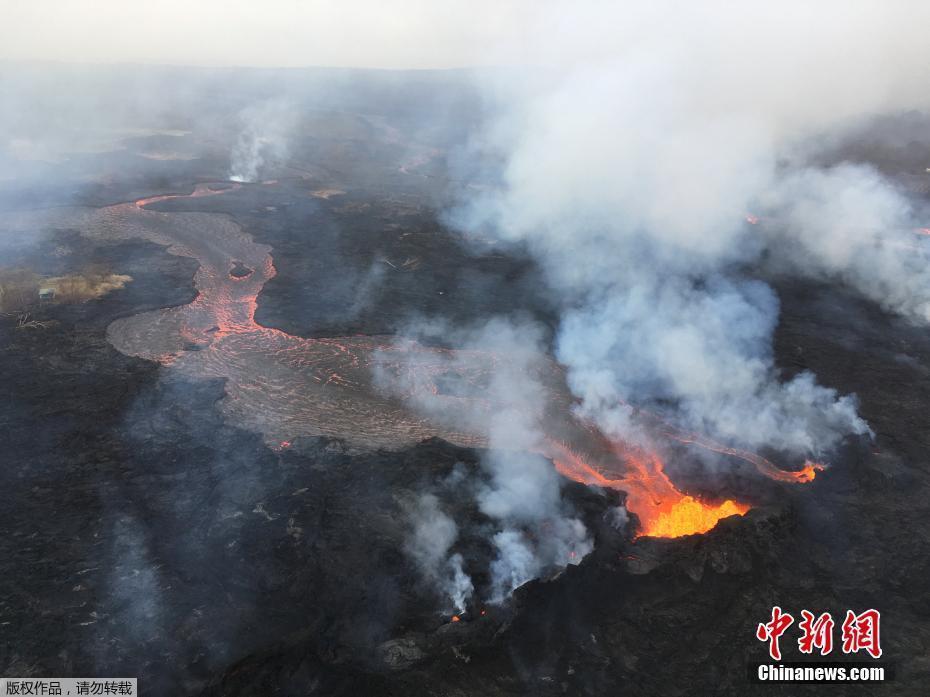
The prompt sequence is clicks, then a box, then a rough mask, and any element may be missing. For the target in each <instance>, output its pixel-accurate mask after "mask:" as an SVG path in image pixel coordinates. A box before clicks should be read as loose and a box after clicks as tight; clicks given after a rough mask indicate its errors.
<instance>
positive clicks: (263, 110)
mask: <svg viewBox="0 0 930 697" xmlns="http://www.w3.org/2000/svg"><path fill="white" fill-rule="evenodd" d="M238 120H239V122H240V131H239V137H238V139H237V140H236V144H235V146H234V147H233V151H232V157H231V162H230V171H229V179H230V180H231V181H234V182H254V181H257V180H258V179H259V176H260V174H261V172H262V169H263V168H264V167H265V166H266V165H271V164H275V163H278V162H280V161H281V160H282V159H283V158H284V157H285V156H286V155H287V136H288V131H290V130H291V129H293V128H294V126H295V123H296V120H297V112H296V111H295V109H294V107H293V105H288V104H287V103H285V102H284V101H281V100H274V101H267V102H262V103H259V104H252V105H250V106H248V107H246V108H245V109H243V110H242V111H241V112H240V113H239V119H238Z"/></svg>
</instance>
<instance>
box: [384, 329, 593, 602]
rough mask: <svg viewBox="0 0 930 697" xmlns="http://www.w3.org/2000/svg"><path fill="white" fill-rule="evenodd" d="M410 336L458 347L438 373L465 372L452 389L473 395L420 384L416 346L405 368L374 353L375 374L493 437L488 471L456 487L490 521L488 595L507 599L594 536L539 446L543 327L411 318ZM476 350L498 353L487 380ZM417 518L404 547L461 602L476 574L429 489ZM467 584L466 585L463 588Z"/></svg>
mask: <svg viewBox="0 0 930 697" xmlns="http://www.w3.org/2000/svg"><path fill="white" fill-rule="evenodd" d="M405 336H407V337H410V338H420V339H423V338H426V339H429V338H435V337H437V336H441V337H443V338H444V339H445V340H447V341H449V342H450V343H452V344H453V345H455V346H456V347H458V348H459V351H458V352H456V353H449V354H444V355H445V356H446V358H445V360H444V362H443V365H442V373H443V375H451V376H459V379H458V380H455V381H454V384H446V389H447V390H449V391H450V392H451V393H453V394H454V395H456V396H458V397H467V399H465V400H459V399H455V398H454V397H453V398H452V399H450V398H449V397H448V396H445V395H442V394H434V393H433V392H432V391H431V390H429V389H424V387H425V386H424V385H423V384H420V382H419V381H420V380H422V379H423V378H422V376H423V374H424V371H423V370H422V361H423V359H422V358H418V354H417V353H416V352H412V353H409V354H406V356H408V357H407V359H406V360H407V361H408V362H409V366H407V367H406V368H409V369H405V368H404V367H402V368H401V369H400V370H399V371H398V370H396V369H395V370H394V371H387V370H385V369H384V368H379V367H378V366H379V362H378V361H377V360H376V372H375V378H376V381H377V382H378V384H379V385H380V386H381V388H382V389H383V390H384V391H385V392H386V393H388V394H394V395H397V396H402V397H404V398H405V399H407V400H408V401H409V402H410V403H411V405H412V406H414V407H415V408H416V409H417V410H418V411H420V413H422V414H424V415H425V416H427V417H428V418H431V419H434V420H436V421H438V422H450V423H453V424H457V425H458V426H459V427H464V426H466V425H467V426H468V428H469V429H471V430H473V431H474V432H476V433H479V434H482V435H484V436H485V437H486V438H487V443H488V450H487V451H486V452H485V454H484V456H483V458H482V465H483V468H484V471H485V475H486V477H485V478H484V479H482V480H480V481H472V482H466V483H461V482H460V483H459V484H458V485H457V487H456V490H457V491H458V492H460V495H461V492H468V494H469V495H471V496H473V497H474V500H475V502H476V503H477V505H478V508H479V510H480V511H481V512H482V513H483V514H484V515H485V516H487V517H488V518H490V519H491V520H492V521H493V526H492V532H491V538H490V541H491V544H492V546H493V548H494V550H495V553H496V558H495V560H494V561H493V562H492V565H491V569H490V572H491V589H490V595H489V597H487V598H485V599H486V600H488V601H489V602H501V601H503V600H504V599H505V598H507V597H508V596H509V595H510V593H511V592H512V591H513V590H514V589H516V588H517V587H519V586H521V585H523V584H524V583H526V582H527V581H529V580H531V579H533V578H536V577H537V576H539V575H540V574H541V573H544V572H545V571H546V570H550V569H554V568H562V567H564V566H566V565H567V564H572V563H578V562H579V561H580V560H581V559H582V557H584V556H585V555H586V554H587V553H588V552H590V551H591V549H592V548H593V544H592V541H591V539H590V536H589V534H588V531H587V529H586V528H585V525H584V523H582V522H581V520H579V519H578V518H577V517H576V516H575V514H574V512H573V511H572V510H571V509H570V507H569V506H568V505H567V504H566V503H565V502H564V501H563V499H562V496H561V487H562V484H563V480H562V478H561V477H560V476H559V475H558V474H557V473H556V471H555V470H554V469H553V467H552V465H551V463H550V462H549V461H548V460H546V459H545V458H544V457H543V456H542V455H540V454H538V453H539V451H540V450H541V449H542V446H543V443H544V439H545V434H544V433H543V431H542V425H541V420H542V418H543V409H544V407H545V406H546V404H547V393H546V390H545V388H544V387H543V386H542V385H541V384H540V382H539V381H538V380H537V379H536V378H534V374H538V371H539V370H540V368H541V366H544V365H546V364H547V358H546V356H545V353H544V350H543V344H542V336H543V332H542V330H541V328H540V327H538V326H537V325H535V324H533V323H530V322H516V321H511V320H506V319H503V318H495V319H492V320H490V321H489V322H488V323H487V324H485V325H482V326H479V327H474V328H463V327H459V328H453V327H449V326H446V325H444V324H443V323H435V322H434V323H428V322H424V323H421V324H417V325H411V326H410V327H409V328H408V330H407V331H406V332H405ZM471 353H477V354H480V355H481V356H482V357H483V358H482V365H486V363H487V361H488V359H489V357H493V358H491V360H492V361H493V362H494V367H493V369H492V370H491V371H489V372H488V373H487V374H486V375H484V377H485V379H484V380H481V379H479V380H478V381H474V380H471V379H469V376H471V375H473V373H474V370H475V365H476V364H475V362H474V359H473V358H472V356H471V355H470V354H471ZM430 360H434V357H433V356H432V355H431V356H430ZM411 519H412V521H413V524H414V525H413V527H414V531H413V535H412V538H411V540H410V542H409V544H408V551H409V552H410V553H411V555H412V556H413V558H414V559H415V560H416V561H417V563H418V565H419V566H420V568H421V569H424V570H425V574H424V575H425V576H426V577H427V578H428V579H430V580H432V581H433V582H434V583H435V584H436V585H437V587H439V588H440V589H441V590H442V591H443V592H445V594H447V595H448V596H449V597H450V598H451V599H452V601H453V604H454V605H456V607H458V608H459V609H462V608H461V607H460V606H459V604H458V603H459V599H460V598H462V597H467V595H468V594H469V593H470V592H471V582H470V581H468V582H466V579H467V577H464V578H463V576H464V573H463V572H462V570H461V562H462V559H461V557H460V556H458V555H453V556H452V557H449V556H448V553H449V549H450V547H451V545H452V544H453V542H454V541H455V538H456V536H457V529H456V526H455V523H454V522H453V521H452V520H451V519H450V518H449V517H448V516H447V515H446V514H444V513H442V512H441V511H440V510H439V509H438V505H437V502H436V499H435V497H434V496H432V495H431V494H426V495H424V497H423V498H421V500H420V501H419V504H418V507H417V510H416V513H415V514H414V515H412V516H411ZM450 573H451V575H450ZM463 587H464V588H466V589H467V590H468V593H466V594H465V595H464V596H463V595H462V588H463Z"/></svg>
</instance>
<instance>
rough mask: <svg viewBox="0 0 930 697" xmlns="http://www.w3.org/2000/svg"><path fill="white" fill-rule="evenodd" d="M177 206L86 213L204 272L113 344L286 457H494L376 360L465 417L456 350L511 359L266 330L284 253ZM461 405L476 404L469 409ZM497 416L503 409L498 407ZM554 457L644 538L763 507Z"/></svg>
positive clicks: (797, 478) (706, 444)
mask: <svg viewBox="0 0 930 697" xmlns="http://www.w3.org/2000/svg"><path fill="white" fill-rule="evenodd" d="M231 190H233V188H232V187H230V188H227V189H210V188H209V187H208V186H207V185H199V186H198V187H197V188H196V189H195V191H194V193H193V194H191V195H189V196H192V197H198V196H214V195H219V194H223V193H226V192H228V191H231ZM173 198H185V197H184V196H178V195H174V194H168V195H161V196H153V197H150V198H146V199H140V200H139V201H136V202H134V203H131V204H120V205H117V206H111V207H108V208H106V209H102V210H99V211H94V212H90V213H84V214H82V215H83V218H84V219H85V220H84V221H83V222H84V224H83V225H82V226H81V227H82V228H83V230H82V231H83V232H84V234H88V235H100V234H103V235H105V236H114V237H141V238H145V239H149V240H151V241H154V242H156V243H158V244H163V245H166V246H167V247H168V251H169V252H170V253H172V254H176V255H179V256H189V257H192V258H195V259H197V260H198V262H199V263H200V267H199V269H198V271H197V272H196V275H195V284H196V286H197V289H198V296H197V298H196V299H195V300H194V301H193V302H192V303H189V304H188V305H183V306H178V307H173V308H164V309H160V310H154V311H149V312H143V313H140V314H138V315H134V316H132V317H128V318H123V319H120V320H117V321H115V322H114V323H113V324H111V325H110V327H109V328H108V337H109V339H110V341H111V343H113V345H114V346H116V348H117V349H119V350H120V351H121V352H123V353H126V354H128V355H135V356H140V357H144V358H148V359H150V360H156V361H160V362H162V363H163V364H165V365H170V366H172V367H173V368H174V369H176V370H180V371H182V372H184V373H186V374H189V375H192V376H198V377H217V378H224V379H225V380H226V399H225V400H224V404H223V407H222V409H223V412H224V416H226V417H228V418H229V419H231V420H232V421H233V422H234V423H236V424H237V425H239V426H241V427H245V428H249V429H250V430H255V431H258V432H260V433H262V434H263V435H264V437H265V440H266V442H268V444H269V445H270V446H271V447H273V448H275V449H276V450H283V449H286V448H288V447H290V445H291V442H292V439H293V438H294V437H297V436H301V435H328V436H334V437H339V438H345V439H347V440H351V441H354V442H356V443H360V444H365V445H369V446H372V447H386V448H396V447H404V446H406V445H409V444H412V443H415V442H418V441H420V440H423V439H424V438H428V437H432V436H439V437H442V438H444V439H445V440H448V441H450V442H452V443H455V444H457V445H462V446H466V447H486V445H487V443H486V440H485V439H484V438H483V437H482V436H481V435H480V433H477V432H472V431H469V432H466V431H465V430H459V428H457V427H456V426H452V425H449V424H447V425H445V426H444V425H442V424H438V423H434V422H430V421H429V420H427V419H425V418H423V417H421V416H418V415H416V414H414V413H412V412H411V411H410V409H409V408H408V407H406V406H405V404H404V403H403V401H402V400H396V399H390V398H387V397H385V396H383V395H381V394H379V393H378V391H377V390H376V389H375V388H374V386H373V385H372V383H371V380H372V377H371V373H372V369H373V367H374V366H375V364H376V363H377V364H378V366H379V367H380V368H381V369H383V370H387V371H393V372H394V373H397V374H401V373H403V371H415V372H416V376H415V377H417V378H418V379H417V380H411V383H412V384H416V385H417V389H422V390H427V391H429V392H430V393H432V394H433V396H434V398H437V399H442V400H443V401H444V402H446V403H447V406H448V407H449V410H450V411H451V412H452V413H458V412H456V411H455V409H456V408H459V409H460V410H461V413H462V414H463V415H465V414H467V413H470V412H471V411H474V408H473V407H474V406H475V404H474V403H477V402H481V400H478V399H466V398H464V397H457V396H454V395H444V394H440V390H439V389H438V386H437V383H436V379H437V378H438V377H439V376H441V375H442V374H443V372H444V371H445V370H446V369H447V367H448V361H447V360H446V355H445V354H446V353H449V354H450V355H451V354H453V353H454V354H455V356H456V358H457V359H458V361H460V362H461V361H466V362H467V363H468V364H469V366H470V367H469V369H468V370H467V371H466V372H468V373H470V375H471V377H472V378H474V379H476V380H478V379H480V378H481V377H482V376H483V375H485V374H486V373H487V372H488V371H492V370H493V369H494V367H495V364H496V361H498V360H500V358H499V357H497V356H494V355H493V354H488V353H485V352H477V351H465V352H462V351H456V352H452V351H448V350H444V349H436V348H430V347H425V346H422V345H419V344H416V343H415V342H408V343H406V344H401V345H398V344H397V343H396V341H395V340H394V338H393V337H381V338H379V337H367V336H357V337H338V338H323V339H304V338H300V337H295V336H291V335H289V334H287V333H285V332H282V331H280V330H277V329H272V328H268V327H263V326H262V325H260V324H258V323H257V322H256V321H255V311H256V307H257V299H258V294H259V292H260V291H261V289H262V287H263V286H264V284H265V283H266V282H267V281H268V280H269V279H271V278H272V277H273V276H274V275H275V273H276V271H275V268H274V264H273V261H272V258H271V254H270V252H271V248H270V247H268V246H267V245H260V244H256V243H255V242H254V241H253V240H252V238H251V236H250V235H248V234H247V233H245V232H244V231H242V230H241V228H239V226H238V225H236V224H235V223H233V222H231V221H230V220H229V219H228V218H227V217H225V216H214V215H211V214H204V213H171V214H167V213H159V212H155V211H150V210H147V209H146V206H148V205H151V204H153V203H157V202H160V201H166V200H169V199H173ZM169 220H170V223H169ZM751 222H752V221H751ZM238 266H245V267H247V268H249V269H252V270H253V271H252V272H251V273H249V274H248V275H244V276H233V275H231V270H232V269H234V268H237V267H238ZM395 355H396V358H395ZM411 358H414V359H415V360H413V361H411ZM560 391H561V388H559V389H553V390H552V391H551V392H550V399H552V400H559V399H561V398H562V397H567V396H566V395H560V394H559V393H560ZM461 401H468V402H469V404H467V405H463V406H462V407H457V403H458V402H461ZM552 403H553V404H555V403H556V402H555V401H553V402H552ZM478 406H482V405H481V404H478ZM483 406H484V407H485V410H486V411H490V407H491V405H490V404H487V405H483ZM464 407H468V408H467V409H466V408H464ZM560 411H561V410H560ZM565 411H566V412H567V411H568V405H567V404H566V405H565ZM640 413H641V414H642V415H643V416H644V418H647V419H648V420H650V421H651V423H652V425H653V426H654V427H655V430H656V431H657V432H659V433H662V434H664V435H666V436H667V437H670V438H672V439H674V440H677V441H679V442H681V443H685V444H688V445H696V446H698V447H703V448H706V449H709V450H713V451H715V452H719V453H722V454H725V455H729V456H735V457H738V458H741V459H743V460H746V461H748V462H751V463H753V464H754V465H755V466H756V467H757V469H758V470H759V471H760V472H762V473H763V474H765V475H766V476H768V477H771V478H773V479H776V480H779V481H785V482H807V481H810V480H811V479H813V478H814V477H815V476H816V473H817V471H818V470H819V469H822V466H820V465H817V464H815V463H805V467H804V469H803V470H801V471H800V472H785V471H783V470H780V469H779V468H777V467H775V465H773V464H772V463H770V462H769V461H768V460H766V459H765V458H762V457H760V456H758V455H756V454H754V453H750V452H747V451H743V450H738V449H735V448H730V447H728V446H724V445H722V444H719V443H716V442H714V441H711V440H710V439H708V438H706V437H703V436H700V435H698V434H692V433H684V432H680V431H677V430H676V429H674V428H673V427H671V426H670V425H669V424H667V423H665V422H664V421H662V420H661V419H660V418H659V417H657V416H655V415H649V414H647V413H646V412H640ZM455 421H456V423H463V422H464V421H463V420H462V419H456V420H455ZM543 452H544V454H545V455H546V456H547V457H550V458H551V459H552V460H553V462H554V463H555V466H556V468H557V469H558V471H559V472H560V473H561V474H563V475H564V476H566V477H568V478H570V479H573V480H575V481H578V482H582V483H585V484H593V485H598V486H603V487H610V488H614V489H619V490H622V491H625V492H626V493H627V508H628V509H629V510H630V511H631V512H632V513H634V514H635V515H636V516H637V517H638V519H639V521H640V530H639V531H638V536H651V537H681V536H684V535H693V534H699V533H704V532H707V531H708V530H710V529H712V528H713V527H714V526H715V525H716V524H717V523H718V522H719V521H720V520H722V519H723V518H727V517H729V516H733V515H743V514H745V513H746V512H747V511H748V510H749V509H750V506H749V505H748V504H745V503H742V502H739V501H734V500H731V499H726V500H724V501H721V502H711V501H704V500H701V499H699V498H696V497H694V496H691V495H688V494H685V493H683V492H681V491H679V490H678V489H677V488H676V487H675V486H674V484H672V482H671V480H670V479H669V478H668V476H667V475H666V473H665V471H664V465H663V463H662V461H661V459H660V458H659V457H658V456H657V455H656V454H653V453H647V452H644V451H643V450H641V449H637V448H632V447H626V446H621V445H616V444H615V452H616V455H617V457H618V458H619V460H620V461H621V462H622V463H624V465H625V471H624V474H623V475H622V477H620V478H616V479H611V478H609V477H607V476H605V475H604V474H603V473H601V472H599V471H598V470H597V469H595V468H594V467H592V466H591V465H589V464H588V463H587V462H585V461H584V460H583V459H582V458H581V457H580V456H578V455H577V454H576V453H575V452H573V451H572V450H571V449H570V448H569V447H568V446H566V445H564V444H563V443H561V442H559V441H555V440H550V441H548V443H547V444H546V447H545V448H543ZM453 621H455V620H454V619H453Z"/></svg>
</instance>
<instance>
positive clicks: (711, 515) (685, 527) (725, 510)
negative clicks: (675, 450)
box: [548, 441, 750, 537]
mask: <svg viewBox="0 0 930 697" xmlns="http://www.w3.org/2000/svg"><path fill="white" fill-rule="evenodd" d="M548 445H549V448H550V456H551V457H552V458H553V462H554V463H555V467H556V469H557V470H558V471H559V473H560V474H562V475H563V476H564V477H567V478H569V479H573V480H574V481H577V482H581V483H582V484H594V485H597V486H602V487H608V488H611V489H619V490H622V491H625V492H626V493H627V501H626V506H627V509H628V510H630V511H631V512H633V513H635V514H636V516H637V517H638V518H639V524H640V529H639V532H638V533H637V537H683V536H685V535H695V534H700V533H704V532H707V531H708V530H710V529H712V528H713V527H714V526H715V525H717V523H718V522H720V521H721V520H722V519H723V518H728V517H730V516H733V515H743V514H744V513H746V512H747V511H748V510H749V508H750V506H749V505H748V504H745V503H740V502H738V501H733V500H731V499H726V500H724V501H722V502H720V503H710V502H707V501H701V500H699V499H697V498H695V497H693V496H689V495H688V494H684V493H682V492H681V491H679V490H678V489H677V488H676V487H675V485H674V484H672V482H671V480H670V479H669V478H668V475H666V474H665V468H664V466H663V464H662V461H661V460H660V459H659V457H658V455H655V454H652V453H645V452H642V451H641V450H638V449H633V448H631V449H629V450H625V451H623V452H618V453H617V454H618V455H619V456H620V457H621V458H622V459H623V461H624V465H625V467H626V473H625V475H624V476H623V477H621V478H619V479H611V478H609V477H607V476H605V475H604V474H602V473H601V472H599V471H598V470H596V469H595V468H594V467H592V466H591V465H589V464H588V463H587V462H585V461H584V460H583V459H582V458H581V457H579V456H578V455H577V454H576V453H574V452H573V451H572V450H571V449H570V448H568V447H567V446H565V445H564V444H562V443H558V442H556V441H550V442H549V444H548Z"/></svg>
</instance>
